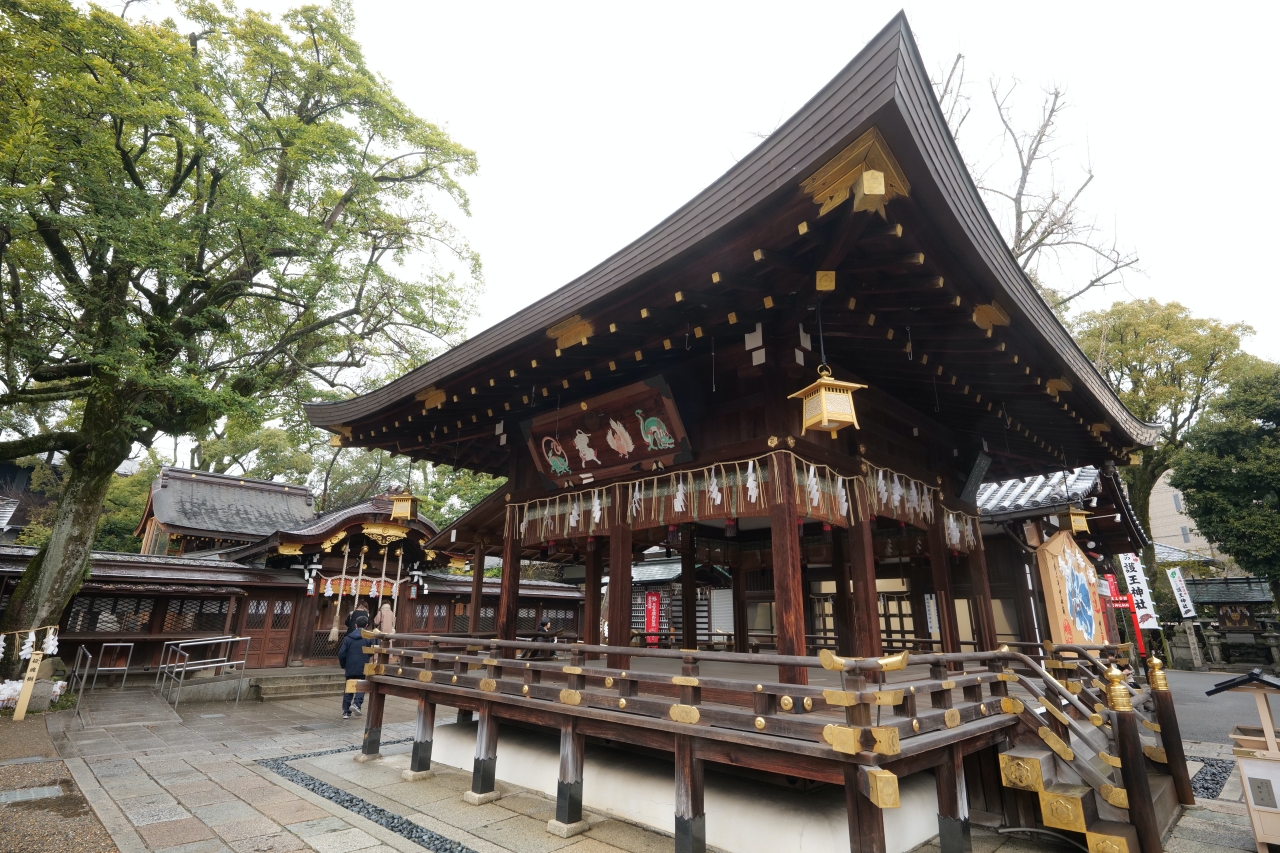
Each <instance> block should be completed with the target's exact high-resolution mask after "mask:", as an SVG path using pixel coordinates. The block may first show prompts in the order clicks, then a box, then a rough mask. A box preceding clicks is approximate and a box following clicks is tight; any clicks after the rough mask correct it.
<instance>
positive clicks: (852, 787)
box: [844, 763, 887, 853]
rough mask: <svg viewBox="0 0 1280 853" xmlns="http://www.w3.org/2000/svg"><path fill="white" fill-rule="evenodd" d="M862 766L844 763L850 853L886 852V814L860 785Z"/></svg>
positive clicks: (845, 803) (845, 802)
mask: <svg viewBox="0 0 1280 853" xmlns="http://www.w3.org/2000/svg"><path fill="white" fill-rule="evenodd" d="M860 770H861V768H859V766H858V765H856V764H851V763H844V805H845V811H846V812H847V813H848V815H849V851H850V853H885V850H886V849H887V847H886V845H885V839H884V814H883V813H882V812H881V811H880V808H879V807H878V806H876V805H875V804H874V803H872V802H871V800H869V799H867V795H866V794H864V793H862V790H861V789H860V788H859V787H858V774H859V772H860Z"/></svg>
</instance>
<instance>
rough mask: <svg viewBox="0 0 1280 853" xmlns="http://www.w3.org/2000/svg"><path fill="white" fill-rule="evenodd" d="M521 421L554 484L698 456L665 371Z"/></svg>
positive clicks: (596, 479)
mask: <svg viewBox="0 0 1280 853" xmlns="http://www.w3.org/2000/svg"><path fill="white" fill-rule="evenodd" d="M520 427H521V429H522V430H523V431H524V437H525V441H526V443H527V444H528V445H529V452H530V453H532V454H533V461H534V463H535V464H536V465H537V466H538V473H540V474H541V475H542V477H543V481H544V482H545V483H546V484H547V487H548V488H567V487H570V486H580V485H586V484H590V483H598V482H602V481H605V480H609V479H612V478H614V477H618V476H621V475H623V474H627V473H631V472H636V471H655V470H661V469H662V468H664V467H666V466H669V465H673V464H678V463H680V462H688V461H689V460H691V459H693V448H692V447H691V446H690V445H689V437H688V435H687V434H686V433H685V430H684V424H683V423H682V422H681V421H680V413H679V412H677V411H676V404H675V400H673V399H672V397H671V389H670V388H669V387H668V386H667V382H666V380H665V379H663V378H662V377H661V376H655V377H653V378H651V379H646V380H644V381H643V382H636V383H634V384H632V385H628V386H626V387H625V388H619V389H617V390H616V391H610V392H609V393H608V394H601V395H600V396H599V397H592V398H591V399H589V400H583V401H582V402H580V403H572V404H569V405H567V406H564V407H562V408H560V409H557V410H555V411H551V412H546V413H544V414H541V415H538V416H537V417H536V418H533V419H531V420H528V421H525V422H524V423H522V424H521V425H520Z"/></svg>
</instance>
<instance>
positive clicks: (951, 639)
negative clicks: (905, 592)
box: [928, 506, 960, 653]
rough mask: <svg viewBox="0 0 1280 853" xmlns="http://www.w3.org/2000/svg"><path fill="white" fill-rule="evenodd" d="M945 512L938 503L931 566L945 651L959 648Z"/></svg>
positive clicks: (931, 534) (931, 535)
mask: <svg viewBox="0 0 1280 853" xmlns="http://www.w3.org/2000/svg"><path fill="white" fill-rule="evenodd" d="M944 518H945V514H944V513H943V512H942V507H941V506H939V507H938V508H937V509H936V510H935V511H934V514H933V521H932V522H931V523H930V524H929V531H928V539H929V570H930V572H931V573H932V575H933V600H934V603H935V604H936V606H937V608H938V633H939V634H940V635H941V637H942V651H943V652H944V653H951V652H958V651H960V631H959V629H958V628H957V626H956V601H955V596H953V595H952V594H951V556H950V554H948V553H947V538H946V534H945V533H944V532H943V527H942V524H943V519H944Z"/></svg>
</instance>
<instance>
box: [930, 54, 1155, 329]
mask: <svg viewBox="0 0 1280 853" xmlns="http://www.w3.org/2000/svg"><path fill="white" fill-rule="evenodd" d="M964 66H965V63H964V55H963V54H957V55H956V58H955V61H954V62H953V63H952V65H951V70H950V71H949V72H948V73H947V74H946V76H945V78H941V79H939V80H935V81H934V91H935V93H936V94H937V96H938V102H939V104H940V105H941V107H942V112H943V115H944V116H945V118H946V120H947V124H948V126H949V127H950V128H951V133H952V135H953V136H956V137H958V136H959V131H960V128H961V126H962V125H963V124H964V121H965V119H967V118H968V117H969V112H970V105H969V97H968V95H967V94H966V93H965V92H964V88H963V87H964V77H965V67H964ZM1017 88H1018V81H1016V80H1015V81H1014V82H1013V83H1011V84H1009V85H1008V86H1007V87H1002V86H1001V83H1000V81H999V80H997V79H994V78H993V79H992V80H991V81H990V92H991V101H992V104H993V105H994V106H995V108H996V113H997V115H998V116H999V119H1000V126H1001V128H1002V131H1001V133H1002V136H1001V140H1002V143H1003V145H1008V146H1011V147H1012V148H1013V153H1014V154H1015V157H1016V164H1017V170H1016V175H1014V177H1013V180H1012V181H1010V182H1009V183H1008V184H1005V185H999V184H997V183H996V182H995V181H992V180H990V179H989V175H990V171H991V170H989V169H987V170H980V169H975V168H973V166H972V164H971V171H973V172H975V181H976V182H977V185H978V189H979V190H980V191H981V192H982V193H983V194H984V195H986V196H987V197H988V198H990V199H998V200H999V201H1000V202H1001V204H1002V205H1003V206H1005V207H1006V208H1007V212H1008V214H1009V215H1008V217H1007V219H1006V222H1005V227H1006V234H1005V238H1006V240H1007V241H1008V243H1009V249H1010V251H1012V252H1013V256H1014V258H1016V259H1017V261H1018V264H1019V265H1020V266H1021V267H1022V269H1023V271H1024V272H1025V273H1026V274H1027V277H1028V278H1030V279H1031V281H1032V282H1033V283H1034V284H1035V285H1036V287H1037V288H1038V289H1039V290H1040V292H1041V294H1042V295H1043V296H1044V298H1045V300H1046V301H1047V302H1048V303H1049V305H1050V306H1051V307H1052V308H1053V309H1054V310H1055V311H1058V312H1061V311H1063V310H1065V309H1066V308H1067V307H1068V306H1069V304H1070V303H1071V302H1073V301H1074V300H1076V299H1078V298H1079V297H1081V296H1083V295H1084V294H1085V293H1088V292H1089V291H1090V290H1093V289H1095V288H1100V287H1106V286H1108V285H1111V284H1117V283H1119V282H1120V281H1122V280H1123V275H1124V272H1125V271H1126V270H1133V269H1136V268H1137V264H1138V256H1137V254H1135V253H1134V252H1132V251H1129V250H1126V249H1122V248H1121V247H1120V244H1119V242H1118V241H1117V240H1116V238H1115V237H1114V236H1113V235H1109V234H1108V233H1107V232H1106V231H1105V230H1103V229H1101V228H1099V227H1098V224H1097V220H1096V219H1095V218H1091V217H1090V216H1089V215H1088V214H1087V213H1086V212H1084V211H1083V210H1082V208H1081V206H1080V199H1081V197H1082V196H1083V195H1084V192H1085V190H1087V189H1088V188H1089V185H1090V184H1092V183H1093V178H1094V174H1093V168H1092V166H1090V165H1086V166H1084V169H1083V171H1084V174H1083V176H1082V177H1080V178H1079V179H1078V180H1077V181H1074V182H1067V181H1064V180H1063V179H1062V178H1061V176H1060V173H1061V170H1060V169H1058V168H1057V166H1058V163H1059V160H1060V158H1059V150H1058V148H1057V146H1056V142H1057V127H1058V121H1059V119H1060V118H1061V116H1062V114H1063V112H1064V111H1065V110H1066V109H1067V106H1068V104H1067V101H1066V93H1065V91H1064V90H1063V89H1062V88H1061V87H1056V86H1055V87H1052V88H1049V89H1046V90H1045V92H1044V100H1043V101H1042V102H1041V105H1040V115H1039V117H1038V119H1037V120H1036V121H1035V122H1034V123H1033V124H1030V125H1022V126H1021V127H1020V126H1019V120H1018V117H1017V116H1015V114H1014V109H1013V106H1012V99H1013V95H1014V93H1015V91H1016V90H1017ZM1002 147H1003V146H1002ZM1072 258H1086V259H1087V260H1088V262H1089V264H1090V265H1091V267H1092V269H1091V271H1090V272H1089V273H1088V274H1087V275H1086V276H1085V277H1084V278H1083V279H1082V280H1080V281H1075V282H1071V283H1069V284H1068V285H1067V286H1066V287H1064V288H1057V287H1052V286H1050V285H1048V284H1046V283H1045V282H1044V281H1043V280H1042V278H1041V275H1040V271H1041V264H1042V263H1043V262H1045V261H1048V260H1050V259H1052V260H1053V261H1056V262H1062V261H1064V260H1068V259H1072Z"/></svg>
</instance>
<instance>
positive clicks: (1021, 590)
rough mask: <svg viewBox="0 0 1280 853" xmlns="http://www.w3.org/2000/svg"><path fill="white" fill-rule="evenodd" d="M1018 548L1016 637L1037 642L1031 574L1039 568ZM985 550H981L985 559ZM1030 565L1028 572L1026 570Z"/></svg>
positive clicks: (1014, 588) (1027, 641)
mask: <svg viewBox="0 0 1280 853" xmlns="http://www.w3.org/2000/svg"><path fill="white" fill-rule="evenodd" d="M1015 541H1016V540H1015ZM1015 547H1017V548H1018V552H1017V558H1018V559H1017V562H1016V563H1015V566H1016V568H1015V569H1014V571H1015V573H1016V575H1017V577H1015V578H1014V580H1013V601H1014V606H1015V607H1017V608H1018V637H1019V639H1021V640H1022V642H1024V643H1038V642H1040V637H1039V636H1038V635H1037V633H1036V624H1037V623H1036V611H1035V607H1036V605H1035V589H1034V580H1033V577H1032V576H1033V575H1034V574H1035V573H1036V572H1037V571H1038V570H1039V569H1038V567H1037V566H1036V565H1035V556H1034V555H1033V554H1029V553H1025V552H1023V551H1022V548H1021V547H1020V543H1018V544H1016V545H1015ZM985 554H986V552H985V551H984V552H983V555H984V559H985ZM1028 566H1030V567H1031V568H1030V572H1028V568H1027V567H1028Z"/></svg>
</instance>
